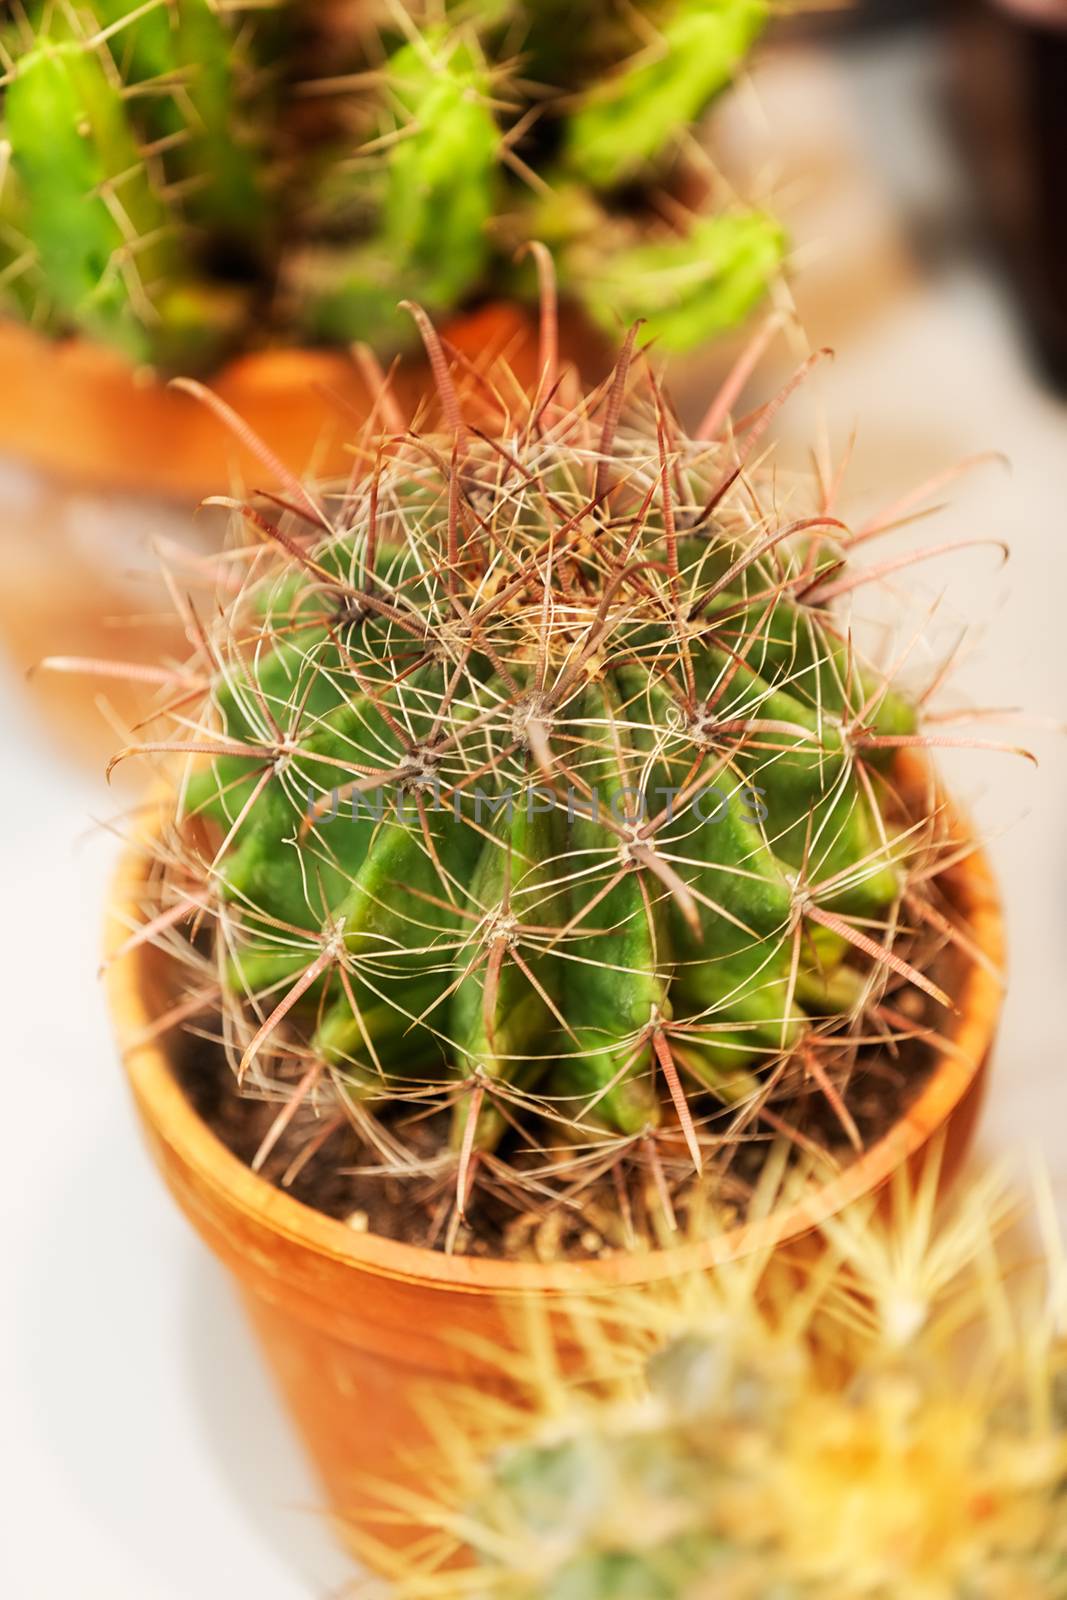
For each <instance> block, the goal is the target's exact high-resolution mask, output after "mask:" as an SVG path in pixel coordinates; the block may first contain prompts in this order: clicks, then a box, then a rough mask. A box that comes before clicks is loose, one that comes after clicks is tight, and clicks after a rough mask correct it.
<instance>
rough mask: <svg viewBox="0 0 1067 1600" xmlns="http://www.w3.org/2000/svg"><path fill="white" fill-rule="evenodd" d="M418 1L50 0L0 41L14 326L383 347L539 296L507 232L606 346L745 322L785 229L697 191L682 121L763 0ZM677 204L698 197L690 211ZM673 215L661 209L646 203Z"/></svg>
mask: <svg viewBox="0 0 1067 1600" xmlns="http://www.w3.org/2000/svg"><path fill="white" fill-rule="evenodd" d="M443 11H444V8H440V9H438V10H435V11H434V13H433V16H432V17H427V15H426V14H425V12H424V10H423V8H422V7H420V6H418V5H404V6H401V5H397V6H395V7H392V8H385V7H382V8H377V7H367V8H363V7H353V8H346V7H344V6H342V5H325V6H320V5H311V4H301V3H300V0H282V3H279V4H275V5H271V6H267V7H264V6H259V5H253V4H249V5H247V6H244V5H242V4H240V3H238V4H236V5H232V6H225V7H222V6H217V5H215V4H214V3H213V0H159V3H158V4H156V5H148V6H145V5H137V6H134V5H133V4H132V3H131V0H85V3H83V4H79V3H72V4H71V5H69V6H64V7H57V6H55V5H53V4H51V0H47V3H46V0H35V3H32V4H28V5H26V6H25V7H20V8H18V11H17V14H13V15H12V17H11V18H9V19H8V21H7V22H6V23H5V25H4V35H5V36H4V46H5V56H4V59H5V63H6V64H7V68H8V70H7V72H6V75H5V80H4V83H5V87H4V89H3V93H2V106H0V122H2V133H3V140H4V145H3V151H4V155H3V166H2V180H3V181H2V184H0V288H2V297H3V304H4V305H5V307H6V309H7V311H8V312H9V313H10V314H13V315H16V316H19V317H23V318H26V319H28V320H30V321H32V322H33V323H34V324H35V325H36V326H38V327H41V328H44V329H47V330H49V331H52V332H55V333H63V332H67V331H71V330H74V331H80V332H84V333H87V334H89V335H91V336H92V337H94V338H96V339H100V340H102V341H104V342H105V343H108V344H112V345H114V346H116V347H118V348H119V349H120V350H122V351H123V352H125V353H126V354H127V355H128V356H129V357H130V358H131V359H133V360H135V361H151V362H154V363H156V364H157V365H159V366H161V367H163V368H170V369H172V370H179V371H184V372H189V371H194V370H202V369H210V368H211V366H212V365H213V364H214V363H217V362H218V361H219V360H220V359H221V358H222V357H223V356H224V355H225V354H226V353H227V352H228V351H230V350H233V349H238V348H241V347H242V346H248V345H252V346H255V345H258V344H262V343H264V342H269V341H270V340H278V339H286V340H290V341H292V340H321V341H326V342H331V343H336V344H341V345H344V344H346V343H348V342H349V341H353V340H364V341H370V342H371V343H372V344H374V345H375V346H376V347H378V348H379V349H381V350H384V351H387V352H388V351H390V350H392V349H393V348H395V347H397V346H399V345H401V344H402V343H403V342H404V341H405V339H406V337H407V335H408V333H409V330H410V324H409V323H408V322H407V321H406V320H405V319H404V318H402V317H398V316H397V314H396V302H397V300H398V298H401V297H403V296H404V295H407V296H409V297H411V298H414V299H417V300H418V301H419V302H420V303H421V304H422V305H424V306H426V307H427V308H429V309H430V310H432V311H434V312H437V313H445V312H449V311H453V310H455V309H457V308H461V307H463V306H464V305H467V304H469V303H471V302H472V301H474V300H477V299H478V298H484V297H485V296H486V295H489V294H512V293H515V294H519V295H526V294H528V293H530V292H531V291H532V289H533V287H534V284H535V278H534V275H533V274H532V270H531V268H530V266H529V264H528V263H527V265H526V266H525V267H524V266H522V265H517V264H516V261H515V256H516V252H517V251H521V246H522V244H523V243H524V241H525V240H527V239H529V238H532V237H538V238H545V239H549V240H550V242H551V244H552V246H553V248H554V249H556V251H557V253H558V256H559V261H560V268H561V273H562V277H563V281H564V286H565V288H566V289H567V291H568V292H569V293H570V294H571V295H572V296H573V297H574V298H575V299H576V300H577V301H579V302H580V303H582V304H583V305H584V306H585V308H586V310H587V312H588V314H589V315H590V316H591V317H592V318H593V319H594V320H595V321H596V322H597V323H599V324H600V325H601V326H602V327H603V328H604V329H605V330H606V331H607V332H608V333H609V334H612V335H614V334H616V333H617V332H618V331H619V329H620V328H621V327H622V326H624V325H625V322H626V320H627V319H628V318H630V317H632V316H634V315H639V316H647V317H648V318H649V320H650V324H651V326H652V328H653V330H654V331H655V332H656V333H657V334H658V335H659V336H660V337H661V338H662V340H663V342H664V344H665V346H667V347H670V348H685V347H687V346H690V345H693V344H695V343H697V342H699V341H700V340H701V339H702V338H704V337H705V336H707V335H708V334H710V333H714V332H717V331H719V330H720V329H722V328H725V327H728V326H730V325H732V324H733V323H734V322H735V321H736V320H738V319H739V318H740V317H743V316H744V314H745V313H746V311H747V310H748V309H749V308H750V307H751V305H752V304H753V303H754V302H755V301H756V300H757V299H758V298H759V296H760V295H761V294H762V293H763V292H764V290H765V289H766V287H767V284H768V282H769V281H770V280H771V278H772V277H773V276H774V275H775V273H776V272H777V271H778V269H779V267H780V264H781V260H782V255H783V240H782V234H781V230H780V228H779V227H778V225H777V224H776V223H775V222H774V221H773V220H772V219H771V218H770V217H769V216H767V215H766V214H764V213H763V212H761V211H756V210H751V209H748V210H746V209H743V208H740V207H737V208H733V209H729V210H726V211H723V212H721V213H719V214H717V215H701V216H698V217H694V223H693V227H692V229H691V230H690V229H689V228H687V226H686V225H685V224H684V223H683V222H678V223H676V224H674V225H671V226H668V225H667V224H666V223H665V222H664V221H663V220H662V218H661V219H660V220H658V221H657V220H656V215H655V213H654V208H653V206H652V201H653V198H654V196H655V195H656V194H657V193H658V192H659V191H661V190H662V191H663V192H664V193H665V194H666V193H670V194H672V195H673V200H672V206H673V212H674V214H676V215H680V214H681V213H682V211H683V210H684V202H686V201H687V200H689V201H692V200H693V191H694V176H693V169H694V167H695V166H698V165H699V163H694V161H693V160H692V159H691V148H692V149H695V145H694V144H693V141H692V135H691V132H690V129H691V126H692V125H693V124H695V123H696V122H697V121H698V119H699V118H700V117H701V115H702V113H703V111H704V110H705V108H706V107H707V105H708V104H709V103H710V101H711V100H712V99H713V98H714V96H715V95H716V94H718V93H719V92H720V90H721V89H722V88H723V87H724V86H725V85H726V84H727V83H728V82H729V81H730V79H731V77H732V76H733V74H734V73H735V71H736V69H737V68H738V66H739V65H740V63H741V62H742V60H743V58H744V56H745V53H746V51H747V49H748V47H749V46H750V44H751V43H752V41H753V40H754V39H755V37H756V35H757V34H758V33H759V31H760V29H761V27H762V25H763V23H764V21H765V19H766V12H767V7H766V5H765V4H764V0H657V3H656V4H654V5H651V6H642V7H641V8H640V9H639V10H637V9H635V10H632V11H631V10H630V9H628V8H624V7H621V6H620V7H617V6H615V5H613V4H609V3H603V4H601V3H596V4H589V5H587V6H585V7H583V12H582V16H581V19H580V21H581V28H580V30H579V29H578V27H577V21H578V20H579V19H572V20H571V21H570V22H568V20H567V8H563V7H560V6H558V5H556V4H553V3H551V0H544V3H540V4H539V3H536V0H506V3H504V4H499V3H496V0H481V3H470V4H460V5H457V6H453V7H449V8H448V11H447V15H444V14H443ZM694 203H696V204H701V203H702V202H699V201H696V202H694ZM662 210H663V207H662V206H661V207H660V211H662Z"/></svg>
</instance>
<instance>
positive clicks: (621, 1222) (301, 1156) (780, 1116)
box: [172, 948, 962, 1260]
mask: <svg viewBox="0 0 1067 1600" xmlns="http://www.w3.org/2000/svg"><path fill="white" fill-rule="evenodd" d="M956 967H959V968H960V970H961V971H962V962H961V961H960V958H959V957H958V955H957V954H956V952H954V951H953V950H951V949H950V948H946V949H943V950H942V951H941V952H940V955H939V957H938V960H937V963H936V967H935V971H936V974H937V977H938V981H940V982H941V983H942V984H943V986H944V987H945V988H946V989H947V990H948V992H949V993H952V992H953V990H952V979H953V978H955V979H957V980H958V977H959V972H957V971H954V970H953V969H954V968H956ZM927 970H930V968H929V967H927ZM891 1004H892V1007H893V1009H894V1012H895V1015H896V1019H897V1023H896V1025H897V1027H898V1029H899V1031H901V1032H903V1031H904V1029H903V1024H904V1021H905V1019H908V1021H910V1023H911V1024H912V1026H913V1027H914V1029H915V1032H914V1035H913V1036H911V1037H908V1038H904V1039H900V1040H898V1041H897V1042H896V1043H894V1044H888V1045H887V1044H886V1043H878V1044H873V1043H872V1044H860V1045H858V1046H857V1047H856V1049H855V1056H854V1062H853V1065H852V1068H851V1071H850V1073H849V1076H848V1079H847V1082H844V1083H842V1084H841V1087H840V1094H841V1100H842V1102H843V1104H844V1107H845V1109H846V1112H847V1116H848V1118H850V1119H851V1121H852V1123H853V1124H854V1129H855V1133H856V1134H858V1136H859V1139H860V1141H861V1143H862V1146H863V1148H864V1149H866V1148H868V1147H869V1146H870V1145H872V1144H874V1143H875V1142H877V1140H878V1139H879V1138H880V1137H881V1136H882V1135H883V1134H884V1133H885V1132H886V1131H887V1130H888V1129H889V1128H890V1127H891V1126H892V1124H893V1123H894V1122H896V1121H897V1120H898V1119H899V1118H900V1117H901V1116H902V1115H903V1114H904V1113H905V1112H906V1111H907V1108H908V1106H909V1105H910V1104H911V1102H912V1101H913V1100H914V1099H915V1098H916V1097H917V1095H918V1094H919V1093H920V1092H921V1090H922V1088H923V1087H924V1085H925V1083H926V1082H927V1081H928V1079H929V1077H930V1074H931V1071H932V1069H933V1065H934V1062H935V1060H936V1055H937V1051H936V1048H935V1046H934V1045H933V1044H932V1043H931V1042H929V1040H928V1039H927V1038H925V1037H923V1034H924V1030H926V1029H930V1028H933V1027H936V1025H937V1020H938V1018H937V1016H936V1015H935V1014H934V1013H936V1012H937V1010H938V1008H937V1007H936V1006H935V1005H934V1003H933V1002H932V1001H930V1000H929V999H927V997H926V996H925V995H923V994H922V993H921V992H920V991H918V990H917V989H915V988H913V987H912V986H910V985H908V984H902V985H900V986H899V987H898V988H897V989H896V991H895V992H894V993H893V995H892V996H891ZM202 1021H203V1023H204V1024H205V1027H204V1031H202V1032H200V1031H196V1032H189V1033H183V1034H180V1035H179V1034H177V1033H176V1034H175V1035H174V1036H173V1045H172V1049H173V1059H174V1062H175V1070H176V1073H177V1076H178V1078H179V1081H180V1083H181V1084H182V1086H183V1088H184V1090H185V1092H186V1094H187V1095H188V1096H189V1099H190V1101H191V1102H192V1104H193V1106H194V1107H195V1109H196V1111H197V1112H198V1113H199V1115H200V1116H201V1117H202V1118H203V1119H204V1121H205V1122H206V1123H207V1124H208V1126H209V1127H210V1128H211V1129H212V1131H213V1132H214V1133H215V1134H216V1136H217V1137H218V1138H219V1139H220V1140H221V1141H222V1143H223V1144H224V1145H225V1146H226V1147H227V1148H228V1149H229V1150H230V1151H232V1152H233V1154H234V1155H236V1156H237V1157H238V1158H239V1159H241V1160H242V1161H244V1162H245V1163H247V1164H248V1165H251V1164H252V1163H253V1161H254V1159H255V1157H256V1154H257V1152H258V1151H259V1149H260V1147H261V1145H262V1144H263V1141H264V1139H265V1138H266V1136H267V1134H268V1132H269V1131H270V1129H271V1127H272V1124H273V1123H274V1121H275V1119H276V1118H277V1116H278V1113H279V1111H280V1110H281V1108H282V1106H283V1105H284V1100H283V1099H282V1098H281V1097H280V1095H279V1092H278V1089H277V1087H276V1088H275V1090H274V1092H273V1094H272V1095H271V1096H270V1097H269V1098H268V1097H264V1093H263V1092H262V1091H260V1092H258V1093H257V1092H256V1091H255V1090H254V1089H253V1090H252V1092H248V1091H247V1090H238V1088H237V1085H236V1081H235V1079H234V1076H233V1072H232V1070H231V1068H230V1065H229V1063H228V1061H227V1059H226V1055H225V1052H224V1050H223V1048H222V1046H221V1044H219V1043H218V1042H216V1041H215V1040H214V1039H212V1038H211V1037H209V1035H208V1029H209V1028H210V1022H209V1021H208V1019H202ZM692 1105H693V1111H694V1115H695V1116H697V1117H700V1116H703V1117H705V1118H706V1117H707V1116H708V1115H709V1113H712V1112H714V1109H715V1107H714V1102H712V1101H711V1099H710V1097H709V1096H704V1097H703V1098H702V1099H701V1098H696V1097H694V1099H693V1101H692ZM722 1116H723V1124H722V1125H723V1129H724V1133H725V1126H726V1118H727V1114H726V1113H722ZM449 1120H450V1117H449V1113H448V1111H447V1110H445V1111H434V1112H431V1113H429V1114H428V1113H427V1111H426V1110H425V1108H423V1109H421V1110H420V1111H418V1112H417V1113H413V1112H412V1111H411V1109H410V1108H404V1107H397V1106H395V1105H393V1106H390V1105H388V1104H383V1105H381V1106H378V1107H376V1108H375V1123H376V1126H377V1127H378V1128H379V1129H380V1130H381V1131H382V1133H383V1134H384V1136H385V1138H386V1139H388V1138H390V1137H392V1138H393V1139H395V1140H397V1141H399V1143H400V1144H401V1145H402V1146H403V1149H404V1151H405V1154H406V1156H407V1157H410V1158H411V1164H410V1166H409V1167H408V1169H407V1170H406V1171H405V1172H400V1171H397V1170H396V1167H395V1163H386V1162H383V1156H382V1153H381V1150H380V1148H375V1146H374V1144H373V1143H372V1142H371V1141H370V1140H369V1139H368V1138H367V1137H366V1136H365V1135H364V1134H362V1133H361V1132H359V1131H357V1129H356V1128H355V1127H354V1126H353V1125H352V1124H351V1122H350V1121H349V1120H348V1119H347V1118H341V1117H340V1116H339V1115H338V1113H337V1107H336V1105H335V1104H327V1105H326V1106H325V1107H323V1106H321V1105H320V1107H319V1108H318V1109H315V1108H311V1107H308V1106H301V1108H300V1109H299V1110H298V1111H297V1112H296V1114H295V1115H294V1116H293V1117H292V1120H291V1122H290V1123H289V1125H288V1126H287V1127H286V1129H285V1131H284V1132H283V1133H282V1135H281V1136H280V1138H278V1139H277V1142H276V1143H275V1144H274V1146H273V1148H272V1149H271V1152H270V1154H269V1156H268V1157H267V1159H266V1160H265V1161H264V1162H263V1164H262V1166H261V1167H260V1169H259V1170H260V1175H261V1176H262V1177H263V1178H265V1179H266V1180H267V1181H268V1182H271V1183H273V1184H275V1185H277V1186H278V1187H280V1188H283V1189H284V1190H285V1191H286V1192H287V1193H288V1194H290V1195H291V1196H292V1197H293V1198H294V1199H295V1200H298V1201H300V1202H301V1203H303V1204H304V1205H308V1206H311V1207H313V1208H314V1209H315V1210H317V1211H320V1212H322V1213H324V1214H325V1215H327V1216H330V1217H334V1218H337V1219H338V1220H341V1221H344V1222H347V1223H348V1224H349V1226H351V1227H352V1228H353V1229H355V1230H357V1231H360V1232H372V1233H375V1234H379V1235H381V1236H383V1237H386V1238H390V1239H395V1240H398V1241H401V1242H403V1243H406V1244H412V1245H417V1246H421V1247H423V1248H429V1249H437V1250H446V1249H451V1250H455V1251H456V1252H458V1253H463V1254H468V1255H477V1256H483V1257H495V1256H507V1257H508V1258H510V1259H515V1258H521V1257H529V1258H533V1259H540V1260H551V1259H574V1260H580V1259H589V1258H590V1257H596V1256H603V1255H606V1254H610V1253H611V1252H612V1251H613V1250H615V1249H627V1248H629V1249H632V1248H634V1247H638V1248H640V1247H642V1246H647V1245H650V1244H662V1243H664V1242H666V1241H668V1240H669V1238H670V1237H671V1235H672V1231H673V1229H674V1228H676V1229H677V1230H678V1231H680V1232H684V1230H685V1229H686V1227H687V1226H690V1225H693V1226H695V1225H696V1217H697V1214H698V1212H699V1216H700V1219H701V1223H700V1225H701V1226H702V1227H703V1228H704V1229H705V1230H706V1228H707V1226H708V1222H707V1217H708V1215H709V1212H710V1213H711V1214H712V1215H713V1216H714V1218H715V1225H716V1226H721V1227H728V1226H730V1225H731V1224H732V1223H734V1222H737V1221H740V1220H743V1218H744V1216H745V1213H746V1209H747V1207H748V1205H749V1202H750V1200H751V1196H752V1193H753V1191H754V1188H755V1186H756V1184H757V1182H758V1180H759V1177H760V1174H761V1172H762V1171H763V1169H764V1166H765V1163H766V1159H767V1156H768V1152H769V1151H770V1149H771V1147H772V1144H773V1143H774V1142H775V1141H777V1140H781V1139H783V1138H784V1139H785V1140H786V1142H787V1143H788V1144H789V1146H790V1147H791V1148H792V1149H793V1150H794V1152H795V1156H796V1160H797V1162H798V1163H799V1164H801V1165H803V1166H804V1168H805V1169H806V1170H808V1171H809V1172H810V1173H811V1174H812V1176H813V1177H821V1176H825V1177H826V1178H827V1179H829V1178H830V1177H831V1176H832V1175H833V1173H834V1171H835V1168H841V1167H845V1166H847V1165H848V1164H849V1163H850V1162H852V1161H853V1160H855V1159H856V1156H857V1151H856V1148H855V1143H854V1139H852V1138H850V1137H847V1136H846V1133H845V1130H844V1127H843V1119H842V1117H841V1115H840V1114H839V1111H838V1110H835V1109H834V1107H833V1106H832V1105H831V1103H830V1101H829V1099H828V1098H827V1096H826V1095H825V1094H824V1093H823V1092H822V1091H821V1090H820V1088H819V1086H818V1085H817V1084H816V1083H815V1082H814V1081H813V1080H812V1079H811V1078H810V1077H808V1078H807V1079H803V1080H802V1079H801V1078H800V1076H799V1071H798V1072H797V1074H796V1076H795V1081H793V1082H791V1083H786V1082H785V1080H783V1082H782V1084H781V1085H780V1086H779V1092H778V1093H777V1094H776V1095H775V1097H774V1098H773V1099H771V1100H770V1101H769V1102H768V1104H767V1107H766V1109H765V1111H764V1113H763V1114H762V1115H761V1116H760V1117H759V1118H758V1119H757V1118H753V1120H752V1121H751V1122H750V1124H749V1125H748V1126H747V1128H745V1129H744V1130H743V1132H742V1133H741V1134H740V1136H738V1137H734V1138H731V1139H730V1140H729V1141H727V1140H726V1139H725V1138H724V1141H723V1144H722V1147H721V1149H719V1150H718V1151H716V1150H714V1149H712V1150H711V1151H710V1152H709V1154H708V1157H707V1164H706V1166H705V1171H704V1174H703V1176H701V1177H697V1176H696V1174H695V1173H694V1171H693V1167H692V1163H691V1160H690V1158H689V1156H688V1153H687V1151H686V1148H685V1144H684V1141H683V1140H682V1137H681V1134H680V1132H679V1133H677V1135H676V1137H674V1138H673V1139H670V1140H668V1141H664V1140H663V1139H662V1136H661V1138H660V1140H658V1141H657V1145H656V1153H655V1155H654V1156H653V1155H652V1153H651V1152H650V1150H649V1149H648V1147H647V1146H642V1145H640V1144H639V1145H636V1146H634V1145H630V1146H628V1147H627V1148H626V1149H625V1151H624V1152H623V1153H622V1154H620V1156H619V1157H618V1159H617V1160H616V1162H615V1163H614V1165H613V1167H612V1168H611V1170H608V1171H605V1172H604V1173H602V1175H601V1176H599V1177H598V1178H596V1179H595V1180H594V1181H592V1182H590V1183H588V1184H587V1185H586V1186H585V1187H583V1188H582V1189H581V1191H580V1193H577V1194H571V1195H568V1194H567V1193H566V1186H565V1185H563V1184H560V1185H558V1189H559V1193H558V1194H557V1195H555V1196H553V1194H552V1192H551V1188H550V1187H549V1185H548V1184H546V1179H545V1173H544V1167H545V1157H544V1153H543V1152H541V1153H540V1154H539V1156H538V1157H536V1158H535V1157H534V1156H533V1155H532V1154H530V1153H529V1152H524V1151H523V1150H522V1149H520V1148H516V1149H513V1150H509V1149H508V1148H507V1147H506V1146H505V1147H504V1148H503V1149H502V1150H501V1152H500V1154H501V1157H502V1158H504V1159H502V1160H501V1161H500V1162H499V1163H497V1164H496V1166H495V1168H494V1169H489V1168H485V1167H483V1168H482V1169H481V1170H480V1171H478V1172H477V1173H476V1177H475V1181H474V1183H473V1186H472V1189H471V1192H470V1198H469V1202H468V1205H467V1207H466V1216H465V1218H464V1219H462V1220H460V1219H459V1218H458V1217H457V1215H456V1206H455V1196H456V1163H455V1160H454V1159H449V1158H448V1157H447V1151H448V1134H449ZM331 1127H332V1131H330V1132H329V1135H328V1137H327V1138H325V1140H324V1142H321V1144H317V1141H320V1140H322V1137H323V1135H324V1134H325V1133H326V1130H327V1129H328V1128H331ZM309 1150H313V1153H311V1154H310V1155H309ZM535 1167H536V1169H537V1170H536V1172H534V1170H533V1169H534V1168H535ZM505 1173H510V1174H512V1175H513V1177H512V1178H511V1179H510V1181H509V1180H507V1179H505V1176H504V1175H505Z"/></svg>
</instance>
